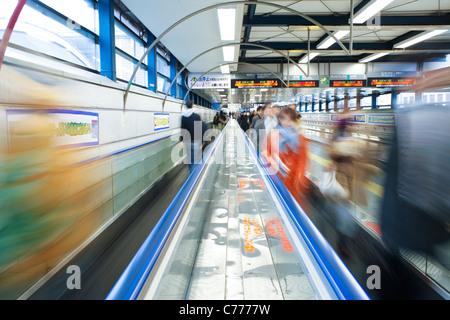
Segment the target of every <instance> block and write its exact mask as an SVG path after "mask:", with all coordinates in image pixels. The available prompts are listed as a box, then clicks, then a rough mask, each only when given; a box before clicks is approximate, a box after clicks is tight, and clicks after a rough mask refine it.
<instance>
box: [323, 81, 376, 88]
mask: <svg viewBox="0 0 450 320" xmlns="http://www.w3.org/2000/svg"><path fill="white" fill-rule="evenodd" d="M366 85H367V82H366V80H331V81H330V86H331V87H334V88H339V87H357V88H362V87H365V86H366Z"/></svg>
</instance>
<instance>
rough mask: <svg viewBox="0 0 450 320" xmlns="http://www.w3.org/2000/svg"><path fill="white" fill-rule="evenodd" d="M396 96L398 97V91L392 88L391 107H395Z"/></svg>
mask: <svg viewBox="0 0 450 320" xmlns="http://www.w3.org/2000/svg"><path fill="white" fill-rule="evenodd" d="M397 98H398V91H397V89H395V88H394V89H392V92H391V108H392V109H397Z"/></svg>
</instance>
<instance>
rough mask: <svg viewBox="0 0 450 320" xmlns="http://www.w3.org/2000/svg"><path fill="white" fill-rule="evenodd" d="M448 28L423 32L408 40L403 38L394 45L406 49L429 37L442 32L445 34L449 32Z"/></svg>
mask: <svg viewBox="0 0 450 320" xmlns="http://www.w3.org/2000/svg"><path fill="white" fill-rule="evenodd" d="M447 31H448V29H437V30H432V31H425V32H422V33H419V34H418V35H416V36H414V37H411V38H408V39H406V40H403V41H401V42H399V43H396V44H395V45H394V48H396V49H404V48H406V47H410V46H412V45H415V44H417V43H419V42H422V41H425V40H427V39H430V38H433V37H435V36H438V35H440V34H443V33H445V32H447Z"/></svg>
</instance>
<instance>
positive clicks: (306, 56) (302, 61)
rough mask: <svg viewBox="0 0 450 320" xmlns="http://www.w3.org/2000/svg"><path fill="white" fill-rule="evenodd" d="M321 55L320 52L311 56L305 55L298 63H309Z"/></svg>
mask: <svg viewBox="0 0 450 320" xmlns="http://www.w3.org/2000/svg"><path fill="white" fill-rule="evenodd" d="M319 54H320V53H318V52H313V53H311V54H307V55H305V56H304V57H303V58H302V59H301V60H300V61H299V62H298V63H308V61H309V60H312V59H314V58H315V57H317V56H318V55H319Z"/></svg>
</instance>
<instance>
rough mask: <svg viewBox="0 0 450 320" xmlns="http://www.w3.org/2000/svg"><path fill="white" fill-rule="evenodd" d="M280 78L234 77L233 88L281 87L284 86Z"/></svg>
mask: <svg viewBox="0 0 450 320" xmlns="http://www.w3.org/2000/svg"><path fill="white" fill-rule="evenodd" d="M282 84H283V83H282V82H281V80H280V79H242V80H240V79H232V80H231V88H233V89H242V88H280V87H282Z"/></svg>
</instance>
